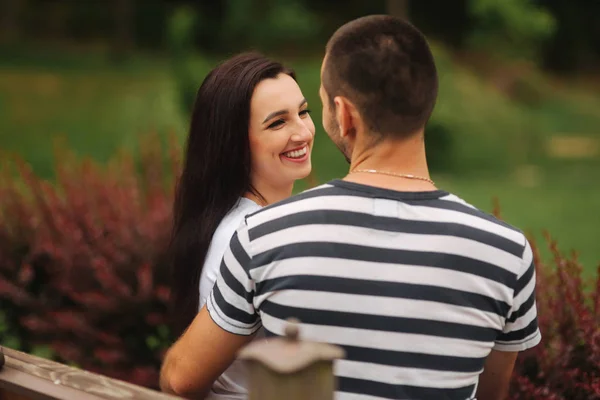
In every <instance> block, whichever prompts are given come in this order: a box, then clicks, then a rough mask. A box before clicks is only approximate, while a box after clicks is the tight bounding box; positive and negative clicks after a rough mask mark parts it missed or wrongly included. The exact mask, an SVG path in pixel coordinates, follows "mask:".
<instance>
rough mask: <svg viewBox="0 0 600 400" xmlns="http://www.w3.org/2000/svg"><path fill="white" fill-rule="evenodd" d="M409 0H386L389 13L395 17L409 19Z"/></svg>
mask: <svg viewBox="0 0 600 400" xmlns="http://www.w3.org/2000/svg"><path fill="white" fill-rule="evenodd" d="M408 5H409V1H408V0H386V2H385V6H386V11H387V13H388V14H390V15H393V16H395V17H399V18H403V19H406V20H408V19H409V7H408Z"/></svg>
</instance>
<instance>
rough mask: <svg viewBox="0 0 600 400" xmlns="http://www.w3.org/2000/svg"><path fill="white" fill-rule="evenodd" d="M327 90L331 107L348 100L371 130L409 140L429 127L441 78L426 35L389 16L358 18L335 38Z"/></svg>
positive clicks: (329, 57)
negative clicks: (336, 100) (340, 99)
mask: <svg viewBox="0 0 600 400" xmlns="http://www.w3.org/2000/svg"><path fill="white" fill-rule="evenodd" d="M326 50H327V52H326V59H325V66H324V68H323V77H322V81H323V88H324V89H325V92H326V93H327V95H328V96H329V99H330V102H333V98H334V97H336V96H344V97H346V98H348V99H349V100H350V101H352V102H353V103H354V104H355V105H356V107H357V108H358V109H359V112H360V113H361V115H362V117H363V118H364V120H365V122H366V124H367V125H368V127H369V129H370V130H371V131H372V132H374V133H378V134H380V135H382V136H385V137H397V138H403V137H407V136H409V135H410V134H412V133H414V132H416V131H418V130H420V129H421V128H423V127H424V126H425V124H426V123H427V121H428V120H429V117H430V116H431V113H432V111H433V107H434V105H435V101H436V98H437V91H438V78H437V71H436V68H435V62H434V59H433V55H432V53H431V50H430V49H429V45H428V44H427V40H426V39H425V36H424V35H423V34H422V33H421V32H420V31H419V30H418V29H417V28H415V27H414V26H413V25H411V24H410V23H408V22H406V21H403V20H401V19H398V18H395V17H392V16H389V15H371V16H367V17H362V18H358V19H356V20H354V21H351V22H349V23H347V24H345V25H343V26H342V27H340V28H339V29H338V30H337V31H336V32H335V33H334V34H333V36H332V37H331V39H329V42H328V43H327V48H326Z"/></svg>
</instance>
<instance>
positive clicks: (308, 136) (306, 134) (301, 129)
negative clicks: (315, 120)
mask: <svg viewBox="0 0 600 400" xmlns="http://www.w3.org/2000/svg"><path fill="white" fill-rule="evenodd" d="M312 138H313V133H312V132H311V130H310V129H309V127H308V126H306V124H304V123H300V124H298V127H297V128H296V129H295V130H294V134H293V135H292V138H291V139H292V141H294V142H308V141H310V140H312Z"/></svg>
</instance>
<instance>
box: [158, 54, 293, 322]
mask: <svg viewBox="0 0 600 400" xmlns="http://www.w3.org/2000/svg"><path fill="white" fill-rule="evenodd" d="M281 73H284V74H287V75H290V76H291V77H292V78H294V79H296V76H295V74H294V72H293V71H292V70H290V69H287V68H285V67H284V66H283V65H282V64H280V63H277V62H275V61H272V60H269V59H268V58H265V57H264V56H262V55H261V54H258V53H255V52H248V53H242V54H238V55H236V56H234V57H232V58H230V59H228V60H226V61H224V62H222V63H221V64H219V65H218V66H217V67H216V68H214V69H213V70H212V71H211V72H210V73H209V74H208V75H207V76H206V78H205V79H204V82H202V85H201V86H200V89H198V93H197V95H196V101H195V103H194V108H193V111H192V120H191V124H190V131H189V136H188V139H187V144H186V150H185V160H184V164H183V171H182V173H181V176H180V177H179V180H178V182H177V185H176V189H175V202H174V206H173V229H172V234H171V242H170V255H171V263H172V264H171V266H172V286H171V307H172V309H171V313H172V316H173V317H174V318H173V323H174V324H173V327H174V329H175V331H176V333H177V334H180V333H181V332H182V331H183V330H185V329H186V328H187V326H188V325H189V324H190V323H191V321H192V320H193V319H194V317H195V316H196V314H197V312H198V305H199V293H198V291H199V283H200V275H201V272H202V267H203V265H204V261H205V258H206V254H207V252H208V249H209V245H210V242H211V240H212V237H213V234H214V233H215V230H216V229H217V226H218V225H219V223H220V222H221V220H222V219H223V218H224V217H225V215H226V214H227V212H228V211H229V210H230V209H231V208H232V207H233V206H234V205H235V204H236V202H237V201H238V199H239V198H240V197H242V196H243V195H244V194H245V193H247V192H252V193H254V194H255V195H257V196H259V197H260V195H259V194H258V193H257V192H256V190H254V188H253V187H252V185H251V181H250V141H249V138H248V129H249V122H250V101H251V99H252V94H253V93H254V89H255V87H256V85H258V83H260V82H261V81H263V80H265V79H268V78H276V77H277V76H278V75H279V74H281Z"/></svg>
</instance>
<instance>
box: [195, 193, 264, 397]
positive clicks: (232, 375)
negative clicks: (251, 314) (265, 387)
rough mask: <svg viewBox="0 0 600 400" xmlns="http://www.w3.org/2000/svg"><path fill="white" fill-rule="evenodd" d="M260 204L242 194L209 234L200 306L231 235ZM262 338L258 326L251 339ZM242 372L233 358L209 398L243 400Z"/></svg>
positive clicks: (214, 279)
mask: <svg viewBox="0 0 600 400" xmlns="http://www.w3.org/2000/svg"><path fill="white" fill-rule="evenodd" d="M260 208H261V207H260V206H259V205H258V204H256V203H255V202H253V201H252V200H250V199H247V198H245V197H242V198H240V200H239V201H238V202H237V204H236V205H235V206H233V208H232V209H231V210H229V212H228V213H227V215H225V218H223V220H222V221H221V223H220V224H219V226H218V227H217V229H216V230H215V233H214V234H213V237H212V240H211V242H210V246H209V248H208V253H207V254H206V261H205V262H204V266H203V267H202V274H201V275H200V306H199V309H201V308H202V307H203V306H204V304H205V303H206V299H207V298H208V296H209V295H210V292H211V291H212V288H213V286H214V284H215V281H216V279H217V275H218V274H219V268H220V267H221V260H222V259H223V254H225V250H226V249H227V246H229V241H230V240H231V237H232V236H233V234H234V233H235V231H236V230H237V228H239V226H240V225H241V223H242V221H243V220H244V218H245V217H246V215H248V214H251V213H253V212H255V211H257V210H260ZM260 337H264V332H263V331H262V328H261V329H259V331H258V332H257V335H256V337H255V338H260ZM247 393H248V391H247V389H246V371H245V369H244V365H243V364H242V362H241V361H238V360H235V361H234V362H233V363H232V364H231V366H230V367H229V368H228V369H227V370H226V371H225V372H223V374H222V375H221V376H220V377H219V378H218V379H217V380H216V381H215V383H214V385H213V387H212V390H211V392H210V394H209V395H208V397H207V399H209V400H245V399H246V398H247Z"/></svg>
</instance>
